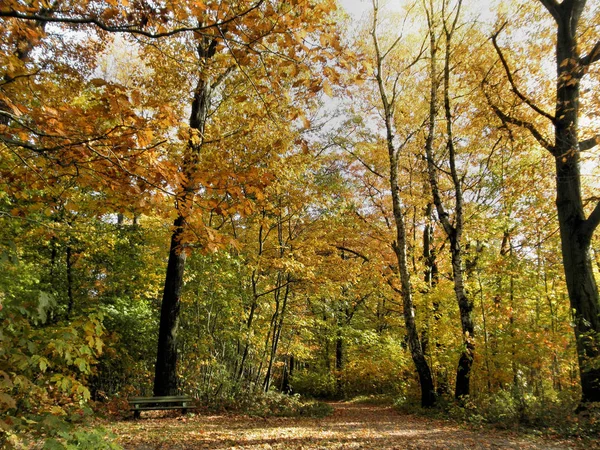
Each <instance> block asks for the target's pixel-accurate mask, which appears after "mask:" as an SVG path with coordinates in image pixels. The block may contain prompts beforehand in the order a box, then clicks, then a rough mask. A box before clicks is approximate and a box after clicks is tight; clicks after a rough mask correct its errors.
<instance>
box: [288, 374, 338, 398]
mask: <svg viewBox="0 0 600 450" xmlns="http://www.w3.org/2000/svg"><path fill="white" fill-rule="evenodd" d="M290 384H291V385H292V389H293V390H294V392H296V393H298V394H301V395H304V396H307V397H312V398H334V397H335V396H336V394H337V392H336V391H337V388H336V380H335V378H334V377H333V376H332V375H331V374H330V373H328V372H311V371H308V370H301V371H296V372H294V375H293V376H292V378H291V380H290Z"/></svg>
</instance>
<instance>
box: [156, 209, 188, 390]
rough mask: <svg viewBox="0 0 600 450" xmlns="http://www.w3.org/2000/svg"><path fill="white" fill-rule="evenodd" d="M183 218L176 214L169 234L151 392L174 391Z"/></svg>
mask: <svg viewBox="0 0 600 450" xmlns="http://www.w3.org/2000/svg"><path fill="white" fill-rule="evenodd" d="M183 223H184V218H183V217H182V216H179V217H177V219H176V220H175V231H174V232H173V235H172V236H171V247H170V249H169V261H168V263H167V276H166V278H165V287H164V291H163V299H162V305H161V311H160V327H159V332H158V351H157V356H156V367H155V375H154V395H155V396H164V395H175V394H176V393H177V385H178V381H177V330H178V328H179V310H180V308H181V290H182V288H183V272H184V269H185V260H186V253H185V250H184V249H182V248H181V245H180V244H181V242H180V241H181V235H182V234H183V231H184V229H183Z"/></svg>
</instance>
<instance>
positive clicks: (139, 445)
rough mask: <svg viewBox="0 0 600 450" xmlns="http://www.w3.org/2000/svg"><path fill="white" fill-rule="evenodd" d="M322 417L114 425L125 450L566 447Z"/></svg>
mask: <svg viewBox="0 0 600 450" xmlns="http://www.w3.org/2000/svg"><path fill="white" fill-rule="evenodd" d="M332 406H333V407H334V409H335V411H334V413H333V415H331V416H330V417H326V418H324V419H303V418H300V419H298V418H293V419H291V418H269V419H260V418H248V417H241V416H227V415H213V416H201V415H198V416H196V417H193V418H184V417H178V418H146V419H144V418H142V419H141V420H138V421H124V422H120V423H117V424H113V426H112V427H110V428H112V430H113V432H114V433H115V434H117V435H118V436H119V441H120V443H121V444H122V445H123V446H124V447H125V448H126V449H135V450H146V449H236V450H250V449H252V450H256V449H327V450H329V449H540V450H541V449H544V450H550V449H557V450H558V449H569V448H576V447H575V446H574V445H573V446H571V445H569V443H566V442H557V441H547V440H542V439H530V438H527V437H523V436H517V435H513V434H511V433H508V432H498V431H465V430H463V429H461V428H460V427H458V426H456V425H452V424H448V423H446V422H443V421H439V420H432V419H426V418H423V417H418V416H412V415H403V414H399V413H398V412H396V411H395V410H394V409H393V408H391V407H386V406H373V405H363V404H352V403H332Z"/></svg>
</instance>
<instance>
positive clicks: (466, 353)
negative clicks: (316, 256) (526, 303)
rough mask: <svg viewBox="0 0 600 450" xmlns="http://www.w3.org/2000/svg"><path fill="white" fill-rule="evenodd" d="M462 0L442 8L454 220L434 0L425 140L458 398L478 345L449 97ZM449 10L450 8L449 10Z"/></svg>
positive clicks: (467, 388) (465, 387)
mask: <svg viewBox="0 0 600 450" xmlns="http://www.w3.org/2000/svg"><path fill="white" fill-rule="evenodd" d="M461 6H462V2H461V0H459V1H458V3H457V4H456V5H455V6H454V8H453V9H452V8H451V4H450V3H449V2H446V1H445V0H444V1H443V3H442V8H441V16H442V17H441V28H442V33H443V37H444V47H443V48H444V56H443V58H444V59H443V61H444V66H443V72H442V93H443V104H444V120H445V123H446V130H445V131H446V137H445V144H446V145H445V147H446V152H444V153H445V154H446V153H447V155H448V156H447V157H448V166H449V169H450V170H449V173H450V178H451V180H452V187H453V190H454V192H453V197H454V220H453V221H452V220H451V217H450V213H449V212H448V210H447V208H446V206H445V205H444V201H443V200H442V196H441V192H440V186H439V181H438V167H439V166H440V163H439V161H436V158H435V156H434V148H433V146H434V140H435V138H436V129H435V128H436V127H435V125H436V116H437V108H438V104H437V103H438V99H437V97H438V94H437V92H438V85H439V80H438V71H437V61H436V58H437V51H438V46H439V45H440V42H439V38H438V36H437V35H436V33H437V30H436V28H437V27H436V22H435V21H436V16H437V14H436V12H435V11H434V10H433V2H430V4H429V7H428V8H426V13H427V22H428V28H429V42H430V44H429V46H430V78H431V91H430V99H429V118H428V131H427V139H426V142H425V156H426V159H427V171H428V175H429V185H430V188H431V192H432V195H433V203H434V205H435V208H436V211H437V214H438V217H439V220H440V222H441V224H442V226H443V228H444V232H445V233H446V236H447V237H448V241H449V242H450V254H451V257H452V280H453V282H454V293H455V295H456V300H457V302H458V309H459V312H460V323H461V328H462V336H463V348H462V351H461V354H460V358H459V360H458V368H457V371H456V389H455V396H456V398H457V399H459V398H461V397H463V396H466V395H469V392H470V373H471V366H472V365H473V351H474V349H475V343H474V342H475V341H474V329H475V327H474V324H473V299H472V298H469V295H468V294H467V289H466V286H465V263H464V248H463V247H464V243H463V231H464V221H465V218H464V198H463V186H462V181H461V176H460V174H459V171H458V167H457V155H456V144H455V142H456V138H455V136H454V131H453V127H454V120H455V119H454V117H453V112H452V105H451V99H450V76H451V53H452V38H453V36H454V32H455V31H456V26H457V23H458V19H459V16H460V12H461ZM448 10H450V11H448Z"/></svg>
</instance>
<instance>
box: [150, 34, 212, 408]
mask: <svg viewBox="0 0 600 450" xmlns="http://www.w3.org/2000/svg"><path fill="white" fill-rule="evenodd" d="M216 46H217V40H216V39H210V38H208V37H205V38H204V39H203V41H202V42H201V43H200V44H198V48H197V50H198V56H199V64H200V72H201V73H200V74H199V79H198V83H197V86H196V89H195V91H194V96H193V99H192V111H191V114H190V119H189V125H190V129H191V130H192V132H191V133H190V139H189V140H188V142H187V147H186V149H185V155H184V158H183V162H182V170H183V172H184V173H185V178H184V180H185V181H184V182H183V184H182V185H181V186H180V191H179V195H178V196H177V211H178V216H177V219H175V223H174V228H175V229H174V231H173V234H172V235H171V246H170V248H169V261H168V263H167V274H166V277H165V285H164V290H163V298H162V304H161V311H160V326H159V330H158V350H157V355H156V367H155V375H154V376H155V378H154V395H155V396H164V395H175V394H176V393H177V385H178V378H177V329H178V326H179V310H180V308H181V292H182V289H183V272H184V269H185V260H186V257H187V255H186V249H185V248H184V243H183V242H182V237H183V235H184V233H185V227H186V220H185V218H186V217H189V215H190V214H191V212H192V205H193V202H194V194H195V191H196V189H197V186H195V180H194V178H195V173H196V170H197V165H198V160H199V156H200V151H201V149H202V145H203V140H204V137H203V135H204V130H205V127H206V120H207V117H208V111H209V108H210V100H211V95H212V91H213V87H214V86H212V85H211V80H210V77H206V74H203V73H202V72H203V69H204V68H205V67H204V66H205V64H206V62H207V61H208V60H209V59H210V58H212V57H213V56H214V55H215V53H216ZM194 133H197V135H195V134H194ZM198 138H199V141H198V140H197V139H198Z"/></svg>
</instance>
